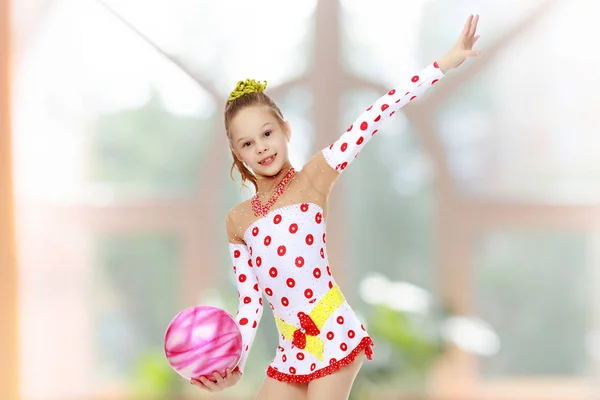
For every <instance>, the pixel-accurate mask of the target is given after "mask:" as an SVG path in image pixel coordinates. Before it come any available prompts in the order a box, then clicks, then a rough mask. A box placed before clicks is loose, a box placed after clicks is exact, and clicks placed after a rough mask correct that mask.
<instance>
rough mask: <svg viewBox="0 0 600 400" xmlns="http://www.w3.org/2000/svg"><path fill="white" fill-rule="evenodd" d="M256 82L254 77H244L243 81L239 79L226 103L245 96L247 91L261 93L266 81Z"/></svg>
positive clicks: (265, 86)
mask: <svg viewBox="0 0 600 400" xmlns="http://www.w3.org/2000/svg"><path fill="white" fill-rule="evenodd" d="M263 82H264V83H262V82H257V81H255V80H254V79H246V80H245V81H239V82H238V83H237V85H236V87H235V89H234V90H233V92H231V94H230V95H229V98H228V99H227V102H228V103H231V102H232V101H234V100H235V99H238V98H240V97H242V96H245V95H247V94H249V93H261V92H264V91H265V89H266V88H267V81H263Z"/></svg>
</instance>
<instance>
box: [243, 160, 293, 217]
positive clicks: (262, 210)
mask: <svg viewBox="0 0 600 400" xmlns="http://www.w3.org/2000/svg"><path fill="white" fill-rule="evenodd" d="M295 174H296V171H295V170H294V168H293V167H292V168H290V170H289V171H288V173H287V174H285V176H284V177H283V179H282V180H281V182H279V183H278V184H277V187H276V188H275V191H274V192H273V195H272V196H271V198H270V199H269V201H267V204H265V205H264V206H263V205H262V204H261V202H260V200H259V199H258V192H257V193H256V194H255V195H254V197H253V198H252V210H253V211H254V215H256V216H257V217H258V216H259V215H262V216H265V215H267V213H268V212H269V210H270V209H271V207H272V206H273V204H275V202H276V201H277V199H278V198H279V196H281V194H282V193H283V191H284V190H285V186H286V185H287V184H288V182H289V181H290V179H292V177H293V176H294V175H295Z"/></svg>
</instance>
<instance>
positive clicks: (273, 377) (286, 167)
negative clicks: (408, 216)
mask: <svg viewBox="0 0 600 400" xmlns="http://www.w3.org/2000/svg"><path fill="white" fill-rule="evenodd" d="M478 18H479V17H478V16H475V17H473V16H472V15H471V16H469V18H468V19H467V22H466V24H465V27H464V30H463V32H462V33H461V35H460V37H459V39H458V41H457V42H456V44H455V45H454V46H453V47H452V49H451V50H450V51H449V52H448V53H447V54H446V55H445V56H444V57H442V58H441V59H439V60H438V61H437V62H434V63H432V64H431V65H429V66H427V67H426V68H425V69H424V70H422V71H421V72H420V73H419V74H417V75H414V76H413V77H412V78H411V79H410V80H408V82H405V83H403V84H402V85H401V86H399V87H397V88H395V89H392V90H390V91H389V92H388V93H386V94H385V95H384V96H383V97H381V98H380V99H379V100H377V101H376V102H375V103H374V104H373V105H372V106H370V107H369V108H367V110H366V111H365V112H364V113H363V114H362V115H361V116H360V117H358V119H356V121H354V123H353V124H352V125H351V126H350V127H349V128H348V130H347V131H346V132H344V133H343V134H342V135H341V136H340V138H339V139H338V140H337V141H336V142H335V143H333V144H332V145H331V146H328V147H326V148H324V149H323V150H321V151H319V152H318V153H317V154H315V155H314V156H313V157H312V158H311V159H310V160H309V161H308V162H307V163H306V165H304V167H303V168H302V169H301V170H299V171H296V170H295V169H294V168H293V167H292V166H291V164H290V161H289V160H288V143H289V141H290V136H291V129H290V125H289V123H288V122H287V121H285V120H284V119H283V115H282V113H281V111H280V110H279V108H278V107H277V105H275V103H274V102H273V101H272V100H271V99H270V98H269V97H268V96H267V95H266V94H265V93H264V92H263V91H264V89H265V86H266V84H261V83H257V82H255V81H254V80H247V81H245V82H240V83H238V86H237V88H236V90H234V91H233V92H232V93H231V96H230V98H229V99H228V101H227V104H226V107H225V128H226V131H227V135H228V138H229V144H230V147H231V153H232V156H233V166H232V171H233V168H237V170H238V171H239V172H240V174H241V176H242V182H245V181H247V180H248V181H250V182H252V184H253V185H254V187H255V189H256V195H255V196H254V197H253V198H252V199H250V200H248V201H245V202H243V203H241V204H239V205H238V206H236V207H234V208H233V209H231V210H230V211H229V212H228V213H227V216H226V228H227V234H228V238H229V250H230V253H231V258H232V260H233V265H234V266H233V271H234V273H235V277H236V282H237V287H238V291H239V299H240V302H239V311H238V314H237V316H236V320H237V322H238V324H239V327H240V330H241V332H242V338H243V344H244V347H243V354H242V358H241V360H240V362H239V364H238V366H237V368H236V369H235V370H234V371H230V370H228V371H227V374H226V376H224V377H222V376H221V375H220V374H218V373H215V381H210V380H208V379H205V378H200V379H198V380H197V379H192V381H191V383H193V384H194V385H196V386H198V387H200V388H202V389H205V390H208V391H211V392H215V391H220V390H223V389H224V388H227V387H229V386H232V385H234V384H235V383H237V381H238V380H239V379H240V377H241V374H242V373H243V371H244V368H245V366H246V360H247V357H248V353H249V351H250V347H251V345H252V342H253V340H254V336H255V334H256V330H257V327H258V323H259V321H260V319H261V316H262V312H263V297H262V295H263V293H264V295H265V298H266V299H267V301H268V303H269V306H270V307H271V309H272V310H273V314H274V317H275V321H276V324H277V329H278V331H279V334H280V339H279V346H278V347H277V349H276V355H275V358H274V359H273V361H272V363H271V364H270V365H269V367H268V369H267V377H266V378H265V379H264V381H263V384H262V386H261V387H260V389H259V392H258V394H257V396H256V399H260V400H264V399H275V400H280V399H286V400H294V399H298V400H300V399H302V400H304V399H309V400H322V399H332V400H337V399H347V398H348V395H349V393H350V389H351V387H352V383H353V381H354V378H355V377H356V375H357V373H358V371H359V369H360V367H361V365H362V362H363V359H364V358H363V354H364V356H366V357H367V359H369V360H370V359H371V357H372V354H373V351H372V349H371V348H372V346H373V341H372V340H371V338H370V337H369V335H368V333H367V331H366V330H365V328H364V326H363V325H362V324H361V321H359V319H358V318H357V316H356V314H355V313H354V312H353V310H352V308H351V307H350V305H349V304H348V303H347V302H346V301H345V299H344V295H343V294H342V292H341V291H340V288H339V287H338V286H337V285H336V283H335V280H334V278H333V276H332V268H331V267H330V266H329V264H328V261H327V251H326V242H327V237H326V233H325V222H326V219H327V218H326V216H327V199H328V196H329V191H330V190H331V187H332V186H333V183H334V182H335V181H336V179H337V178H338V176H339V175H340V174H341V173H342V172H343V171H344V170H345V169H346V168H347V167H348V165H349V164H350V163H351V162H352V161H353V160H354V159H355V158H356V157H357V156H358V154H359V152H360V150H361V149H362V148H363V147H364V146H365V145H366V143H367V142H368V141H369V139H370V138H371V137H372V136H373V135H375V133H376V132H377V130H378V129H379V127H380V125H381V124H382V123H383V122H384V121H385V120H386V119H388V118H389V117H391V116H392V115H393V114H394V113H395V112H396V111H398V110H399V109H400V108H401V107H402V106H404V105H405V104H407V103H408V102H410V101H412V100H414V99H415V98H417V97H419V96H420V95H422V94H423V93H424V92H425V91H426V90H427V89H428V88H429V87H430V86H432V85H433V84H435V83H436V82H437V81H438V80H439V79H441V78H442V77H443V76H444V74H445V73H446V72H447V71H448V70H450V69H452V68H456V67H457V66H459V65H460V64H462V63H463V61H464V60H465V59H466V58H468V57H474V56H478V55H479V52H478V51H475V50H472V48H473V44H474V43H475V42H476V41H477V39H478V38H479V36H478V35H476V29H477V22H478Z"/></svg>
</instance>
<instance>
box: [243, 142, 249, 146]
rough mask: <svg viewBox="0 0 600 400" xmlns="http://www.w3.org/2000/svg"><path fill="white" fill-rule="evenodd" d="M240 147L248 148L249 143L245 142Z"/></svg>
mask: <svg viewBox="0 0 600 400" xmlns="http://www.w3.org/2000/svg"><path fill="white" fill-rule="evenodd" d="M242 146H244V147H248V146H250V142H246V143H244V144H243V145H242Z"/></svg>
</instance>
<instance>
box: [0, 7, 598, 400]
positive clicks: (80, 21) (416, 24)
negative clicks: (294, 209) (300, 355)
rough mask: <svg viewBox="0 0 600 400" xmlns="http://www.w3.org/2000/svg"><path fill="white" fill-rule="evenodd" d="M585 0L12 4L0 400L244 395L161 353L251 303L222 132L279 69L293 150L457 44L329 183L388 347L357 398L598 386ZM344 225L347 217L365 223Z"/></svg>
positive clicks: (257, 363)
mask: <svg viewBox="0 0 600 400" xmlns="http://www.w3.org/2000/svg"><path fill="white" fill-rule="evenodd" d="M592 5H593V3H592V2H591V1H585V0H576V1H571V0H569V1H567V0H562V1H561V0H553V1H547V0H504V1H500V0H496V1H485V2H482V1H476V0H452V1H448V0H417V1H393V0H370V1H368V2H367V1H352V0H320V1H317V0H303V1H296V2H282V1H276V0H255V1H252V2H249V1H242V0H223V1H214V0H213V1H205V0H195V1H192V0H170V1H166V0H152V1H148V0H146V1H142V0H118V1H117V0H106V1H102V2H101V1H97V0H18V1H15V0H13V1H10V0H0V18H1V19H0V30H1V34H0V41H1V42H0V46H1V47H0V51H1V53H0V73H1V82H0V124H1V131H0V196H1V198H0V217H1V219H2V222H1V226H0V257H1V258H0V262H1V263H2V264H1V265H0V271H1V272H0V273H1V274H2V275H1V276H0V278H1V279H0V299H1V301H0V324H1V325H0V353H1V354H2V357H1V359H2V363H0V398H1V399H6V400H17V399H23V400H71V399H73V400H76V399H114V400H125V399H201V398H211V399H232V400H233V399H252V398H253V394H254V393H255V392H256V390H257V388H258V386H259V385H260V383H261V381H262V379H263V377H264V374H265V370H266V368H267V366H268V364H269V362H270V361H271V360H272V358H273V356H274V352H275V347H276V343H277V337H278V336H277V334H276V328H275V324H274V320H273V316H272V314H271V313H270V312H268V310H267V312H265V314H264V316H263V319H262V322H261V325H260V329H259V331H258V335H257V337H256V340H255V343H254V347H253V350H252V352H251V355H250V360H249V363H248V365H250V366H252V368H247V369H246V374H245V375H244V377H243V378H242V380H241V381H240V382H239V384H238V385H237V386H235V387H233V388H231V389H229V390H228V391H225V392H223V393H221V394H218V395H217V394H215V395H209V394H206V393H205V392H201V391H200V390H198V389H196V388H193V387H191V386H190V385H189V384H188V383H187V382H186V381H185V380H183V379H182V378H180V377H179V376H178V375H177V374H176V373H175V372H174V371H173V370H171V369H170V367H169V365H168V364H167V362H166V360H165V357H164V354H163V349H162V344H163V337H164V332H165V329H166V326H167V324H168V323H169V321H170V320H171V318H172V317H173V316H174V315H175V314H176V313H177V312H178V311H180V310H181V309H183V308H185V307H189V306H191V305H194V304H212V305H218V306H220V307H223V308H225V309H226V310H228V311H230V312H232V313H235V311H236V309H237V295H236V290H235V285H234V282H233V276H232V273H231V268H230V261H229V259H228V252H227V246H226V236H225V232H224V215H225V213H226V211H227V210H228V209H230V208H231V207H233V206H234V205H235V204H237V203H239V202H240V201H242V200H245V199H247V198H248V197H249V196H250V195H251V193H250V191H248V190H245V189H243V190H240V188H239V185H238V184H237V183H235V182H232V181H231V180H230V179H229V168H230V165H231V159H230V154H229V150H228V146H227V141H226V136H225V133H224V129H223V124H222V111H223V108H222V107H223V105H224V102H225V99H226V97H227V95H228V94H229V92H230V91H231V90H232V88H233V87H234V85H235V83H236V82H237V81H238V80H241V79H245V78H254V79H260V80H263V79H264V80H267V81H268V82H269V86H268V88H267V92H268V93H269V94H271V96H272V97H273V98H274V99H275V100H276V101H277V102H278V104H279V105H280V107H281V108H282V110H283V112H284V116H285V117H286V118H287V119H288V120H289V121H290V123H291V126H292V130H293V135H292V143H291V161H292V164H293V165H294V166H295V167H297V168H300V167H301V166H302V165H303V163H304V162H305V161H306V160H307V159H308V158H309V157H310V156H311V155H312V154H314V153H315V152H316V151H319V150H320V149H321V148H322V147H325V146H326V145H329V143H331V142H332V141H333V140H335V138H337V137H338V136H339V135H340V134H341V132H343V131H344V130H345V128H346V126H347V125H349V124H350V123H351V122H352V121H353V120H354V118H355V117H357V116H358V115H360V113H361V112H362V111H363V110H364V108H366V107H367V106H368V105H369V104H370V102H372V101H373V100H375V99H376V98H378V97H379V96H380V95H381V94H383V93H385V92H386V91H387V90H389V89H390V88H391V87H393V86H395V85H396V84H397V83H399V82H401V81H402V80H404V79H406V78H407V77H409V76H412V74H414V73H416V72H418V71H419V70H420V69H421V68H422V67H424V66H425V65H427V64H428V63H430V62H433V61H434V60H435V59H437V58H439V57H441V56H442V55H443V54H444V53H445V52H446V51H447V50H448V49H449V48H450V47H451V46H452V45H453V43H454V41H455V40H456V38H457V37H458V35H459V33H460V31H461V29H462V27H463V24H464V21H465V19H466V17H467V16H468V15H469V14H470V13H479V14H480V15H481V21H480V25H479V31H480V34H481V35H482V38H481V39H480V42H478V44H477V47H478V48H479V49H481V50H482V51H483V57H482V58H480V59H477V60H469V61H467V62H466V63H465V65H463V66H461V68H459V69H458V70H455V71H452V72H450V73H449V74H448V76H447V77H446V79H444V80H443V81H442V82H440V84H439V85H436V86H435V87H434V88H432V89H431V90H430V91H429V92H428V93H427V95H426V96H425V97H423V98H422V99H420V100H419V101H418V102H413V103H411V104H410V105H409V106H407V107H405V108H404V109H403V110H402V111H403V112H402V113H398V114H397V115H396V116H395V118H394V119H393V121H390V122H389V123H388V124H386V127H385V129H383V130H382V131H381V135H380V136H379V137H377V138H375V140H373V141H371V142H370V144H369V146H368V147H367V148H366V149H365V151H363V152H362V155H361V157H360V158H359V160H358V161H357V162H356V164H353V167H352V168H350V169H349V170H348V171H347V172H346V173H345V174H344V177H343V179H341V180H340V181H338V183H337V184H336V186H335V189H334V191H333V194H332V196H331V197H330V210H331V211H330V215H329V220H328V239H329V240H328V245H329V251H328V253H329V255H330V257H331V262H332V270H333V273H334V274H335V276H336V279H337V281H338V282H339V284H340V286H341V287H342V290H343V291H344V293H345V294H346V297H347V298H348V299H349V301H350V303H351V304H352V305H353V307H354V308H355V309H356V311H357V313H358V314H359V315H360V316H361V318H362V319H363V320H364V321H365V325H366V327H367V329H368V330H369V332H370V333H371V334H372V336H373V339H374V340H375V343H376V347H375V348H374V351H375V360H374V361H373V362H369V363H365V365H364V367H363V369H362V371H361V373H360V375H359V377H358V378H357V381H356V383H355V386H354V390H353V392H352V398H353V399H361V400H371V399H381V400H386V399H389V400H392V399H394V400H396V399H397V400H405V399H406V400H408V399H411V400H417V399H419V400H443V399H444V400H445V399H447V400H484V399H489V400H521V399H523V400H525V399H539V400H550V399H551V400H579V399H597V398H599V396H600V380H599V379H598V378H599V373H600V360H599V357H600V341H599V340H600V296H599V295H598V294H597V293H599V290H598V289H599V288H598V284H597V283H598V282H600V280H599V278H600V201H599V200H600V158H599V157H598V154H599V153H600V138H599V137H598V122H600V121H599V120H600V114H599V113H598V109H599V108H598V101H597V100H596V99H597V93H598V92H599V90H600V73H599V71H600V69H599V68H598V67H597V65H598V61H599V58H600V54H599V53H598V51H597V50H594V49H595V48H596V47H597V46H596V42H595V39H593V38H594V37H596V35H597V34H599V33H600V25H597V23H598V15H597V14H596V13H594V12H593V11H594V10H596V8H594V7H592ZM350 217H351V218H350Z"/></svg>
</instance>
